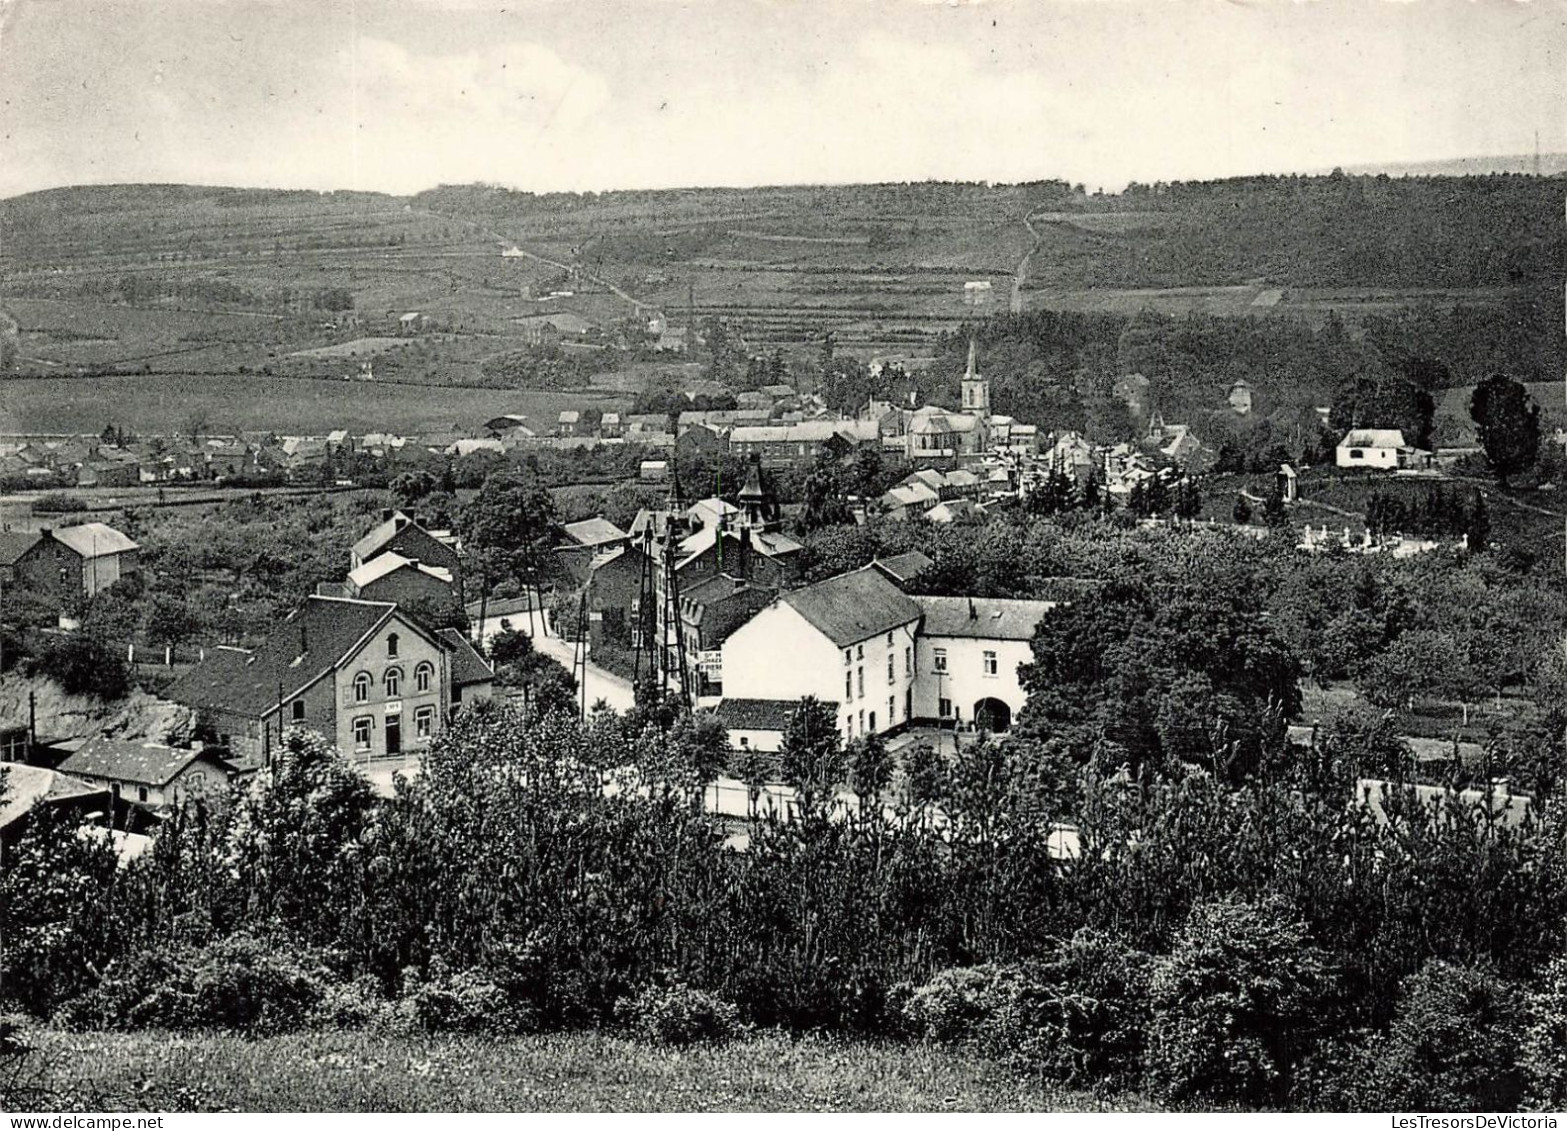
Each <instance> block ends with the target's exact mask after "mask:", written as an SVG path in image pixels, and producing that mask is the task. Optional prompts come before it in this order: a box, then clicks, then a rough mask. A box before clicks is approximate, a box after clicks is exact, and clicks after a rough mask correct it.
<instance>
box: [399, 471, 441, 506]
mask: <svg viewBox="0 0 1567 1131" xmlns="http://www.w3.org/2000/svg"><path fill="white" fill-rule="evenodd" d="M439 486H440V483H439V481H438V480H437V479H436V478H435V476H434V475H431V474H430V473H429V472H428V471H405V472H403V474H401V475H399V476H396V477H395V478H394V479H393V480H392V483H391V488H392V494H394V495H396V496H397V501H398V503H399V504H401V506H402V507H403V508H404V509H405V510H406V509H409V508H411V507H413V506H414V505H415V504H417V503H418V502H419V500H421V499H423V498H424V497H425V496H426V495H429V494H430V493H431V492H433V491H435V490H436V489H437V488H438V487H439Z"/></svg>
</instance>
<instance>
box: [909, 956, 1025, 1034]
mask: <svg viewBox="0 0 1567 1131" xmlns="http://www.w3.org/2000/svg"><path fill="white" fill-rule="evenodd" d="M1018 980H1019V974H1018V971H1017V968H1016V967H1014V966H996V965H985V966H959V967H954V968H953V969H950V970H942V971H941V972H940V973H938V974H936V976H935V977H933V978H931V980H930V981H928V982H926V983H925V984H924V985H923V986H921V987H920V988H919V989H917V990H915V991H914V993H913V994H912V995H910V997H909V1000H908V1001H907V1002H905V1003H904V1006H903V1016H904V1019H905V1020H906V1021H907V1022H908V1024H909V1026H910V1027H911V1028H912V1029H913V1030H914V1031H915V1032H916V1033H918V1034H919V1035H920V1036H922V1037H927V1038H929V1039H930V1040H933V1041H941V1042H943V1043H956V1042H960V1041H969V1040H976V1041H980V1040H985V1039H986V1038H987V1036H988V1035H989V1034H990V1033H992V1032H993V1031H994V1030H995V1027H996V1025H997V1024H998V1022H999V1019H1000V1018H1001V1016H1002V1014H1004V1013H1005V1012H1006V1010H1007V1008H1008V1003H1009V1002H1010V1001H1011V1000H1012V999H1014V998H1015V997H1016V996H1017V982H1018Z"/></svg>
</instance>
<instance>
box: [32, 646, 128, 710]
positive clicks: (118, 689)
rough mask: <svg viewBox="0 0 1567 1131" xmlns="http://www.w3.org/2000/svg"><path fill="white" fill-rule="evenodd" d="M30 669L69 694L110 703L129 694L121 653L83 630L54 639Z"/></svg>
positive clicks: (122, 653) (126, 668)
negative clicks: (90, 696) (104, 700)
mask: <svg viewBox="0 0 1567 1131" xmlns="http://www.w3.org/2000/svg"><path fill="white" fill-rule="evenodd" d="M32 668H33V671H35V672H37V673H38V674H39V675H43V676H47V677H48V678H50V679H52V680H54V681H55V682H56V683H58V684H59V685H60V686H61V687H62V688H64V689H65V690H66V691H67V692H68V693H70V694H72V695H95V696H97V697H98V698H100V699H106V700H113V699H123V698H124V697H125V695H126V693H127V692H129V691H130V686H131V683H130V669H129V668H128V667H127V665H126V661H125V655H124V652H123V650H122V649H120V648H116V647H114V646H113V645H111V644H109V643H107V642H106V641H105V640H104V639H102V638H101V637H100V636H98V635H96V634H95V633H91V632H87V631H85V630H84V631H80V632H73V633H68V634H66V635H64V636H57V637H55V638H54V639H53V640H51V641H50V642H49V643H48V644H47V645H45V647H44V648H43V650H42V652H40V654H39V655H38V657H37V658H36V659H35V660H34V661H33V664H32Z"/></svg>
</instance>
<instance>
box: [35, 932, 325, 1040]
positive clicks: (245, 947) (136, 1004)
mask: <svg viewBox="0 0 1567 1131" xmlns="http://www.w3.org/2000/svg"><path fill="white" fill-rule="evenodd" d="M329 979H330V975H329V974H328V972H327V970H326V968H325V965H324V963H322V962H321V961H320V960H319V958H318V957H317V956H315V955H313V954H312V953H311V952H309V951H301V950H299V949H298V948H296V947H294V946H292V945H291V944H287V943H282V942H275V941H264V940H261V939H258V938H255V937H253V936H251V935H248V934H243V933H241V934H235V935H230V936H229V937H228V938H225V939H222V940H220V941H218V942H215V943H211V944H209V945H207V946H202V947H166V948H156V949H151V950H145V951H140V952H137V953H135V954H134V955H132V956H131V957H130V958H128V959H126V960H124V961H117V962H115V963H113V964H111V966H110V967H109V970H108V971H107V973H106V976H105V977H104V980H103V981H102V983H100V984H99V985H98V986H97V987H96V988H95V989H93V990H92V991H90V992H88V993H87V994H85V995H83V996H82V997H80V998H78V999H76V1000H75V1001H73V1002H71V1003H70V1004H69V1005H68V1006H67V1008H66V1017H67V1019H68V1020H70V1021H72V1022H73V1023H76V1024H83V1025H102V1026H104V1027H107V1028H115V1029H176V1030H184V1029H197V1030H203V1029H221V1030H233V1031H235V1032H241V1033H249V1034H269V1033H285V1032H289V1031H291V1030H294V1029H300V1028H303V1027H304V1026H305V1024H306V1022H307V1020H308V1019H309V1018H310V1017H311V1015H312V1013H313V1012H314V1011H315V1009H316V1008H317V1007H318V1006H319V1005H320V1003H321V1001H322V998H323V997H324V996H325V992H326V985H327V983H328V981H329Z"/></svg>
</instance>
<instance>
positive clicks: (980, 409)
mask: <svg viewBox="0 0 1567 1131" xmlns="http://www.w3.org/2000/svg"><path fill="white" fill-rule="evenodd" d="M976 349H977V347H976V345H975V342H974V339H973V337H972V336H971V337H970V338H969V340H968V367H967V368H965V369H964V370H963V411H964V412H967V413H972V414H973V415H975V416H977V417H979V418H980V419H981V420H984V419H986V418H987V417H989V416H990V381H989V380H988V379H986V378H984V377H981V376H980V375H979V367H978V365H977V364H976V362H975V353H976Z"/></svg>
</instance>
